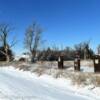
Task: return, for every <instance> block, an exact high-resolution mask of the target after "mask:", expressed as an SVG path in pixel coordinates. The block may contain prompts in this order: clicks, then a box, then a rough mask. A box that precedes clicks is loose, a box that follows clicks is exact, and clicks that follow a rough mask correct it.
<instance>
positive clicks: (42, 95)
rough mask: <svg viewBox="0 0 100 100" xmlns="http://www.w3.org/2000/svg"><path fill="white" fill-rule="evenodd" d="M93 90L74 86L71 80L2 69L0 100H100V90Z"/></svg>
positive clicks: (12, 69)
mask: <svg viewBox="0 0 100 100" xmlns="http://www.w3.org/2000/svg"><path fill="white" fill-rule="evenodd" d="M92 88H94V86H90V87H89V86H88V87H85V88H83V87H78V86H73V85H72V84H71V81H70V79H68V80H66V79H64V78H58V79H55V78H53V77H51V76H48V75H42V76H40V77H39V76H37V75H36V74H33V73H30V72H27V71H26V72H23V71H19V70H18V69H14V67H1V68H0V100H100V97H99V94H100V88H95V89H93V90H92ZM97 91H98V92H97Z"/></svg>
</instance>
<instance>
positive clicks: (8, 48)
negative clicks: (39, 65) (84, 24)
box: [0, 21, 100, 62]
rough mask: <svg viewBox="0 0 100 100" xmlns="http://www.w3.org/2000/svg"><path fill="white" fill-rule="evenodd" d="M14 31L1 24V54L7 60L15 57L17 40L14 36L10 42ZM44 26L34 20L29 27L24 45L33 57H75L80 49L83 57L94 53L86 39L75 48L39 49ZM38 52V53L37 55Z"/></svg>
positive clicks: (88, 57)
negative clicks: (10, 36)
mask: <svg viewBox="0 0 100 100" xmlns="http://www.w3.org/2000/svg"><path fill="white" fill-rule="evenodd" d="M11 32H12V28H11V27H10V25H8V24H0V54H2V55H4V56H5V59H6V61H7V62H9V61H10V60H11V59H12V58H13V54H12V47H13V46H15V44H16V43H17V41H16V40H15V39H14V38H12V40H11V41H12V42H11V43H9V35H10V34H11ZM42 32H43V30H42V28H41V27H40V25H39V24H37V22H35V21H34V22H33V23H32V24H31V25H30V26H28V27H27V29H26V31H25V34H24V36H23V38H24V47H25V48H26V49H27V50H28V51H29V52H30V54H31V57H32V58H35V57H36V56H37V57H38V59H40V58H41V59H53V58H55V59H56V58H57V57H58V56H59V55H60V54H63V55H64V57H65V58H66V59H68V58H74V56H75V52H76V51H78V52H79V53H80V56H81V58H82V59H90V58H91V56H92V55H93V54H94V52H93V50H92V49H91V48H90V41H85V42H82V43H79V44H76V45H74V48H71V47H66V48H65V49H63V50H59V48H58V47H57V46H56V47H53V48H52V49H51V48H50V47H48V48H47V49H46V50H42V51H41V50H39V49H38V48H39V46H40V44H42V37H41V36H42ZM98 52H99V53H100V45H99V46H98ZM37 54H38V55H37Z"/></svg>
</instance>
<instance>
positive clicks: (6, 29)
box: [0, 24, 16, 62]
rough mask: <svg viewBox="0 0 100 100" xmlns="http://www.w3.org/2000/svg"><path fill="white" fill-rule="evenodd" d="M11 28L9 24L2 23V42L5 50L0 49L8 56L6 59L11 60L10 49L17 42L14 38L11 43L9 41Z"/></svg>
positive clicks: (0, 42) (0, 27) (0, 32)
mask: <svg viewBox="0 0 100 100" xmlns="http://www.w3.org/2000/svg"><path fill="white" fill-rule="evenodd" d="M11 30H12V29H11V28H10V26H9V25H8V24H0V44H1V46H2V47H3V48H4V51H2V50H0V52H1V53H2V54H3V55H5V56H6V61H7V62H9V61H10V55H9V53H8V51H9V50H10V48H11V47H13V46H14V45H15V44H16V41H15V39H12V42H11V44H10V43H9V42H8V39H9V35H10V34H9V33H10V32H11Z"/></svg>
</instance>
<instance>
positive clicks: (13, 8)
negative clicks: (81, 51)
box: [0, 0, 100, 52]
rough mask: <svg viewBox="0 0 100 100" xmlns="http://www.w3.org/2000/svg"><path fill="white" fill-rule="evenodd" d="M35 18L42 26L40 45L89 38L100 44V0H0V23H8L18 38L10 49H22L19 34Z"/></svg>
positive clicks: (59, 44)
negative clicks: (42, 42)
mask: <svg viewBox="0 0 100 100" xmlns="http://www.w3.org/2000/svg"><path fill="white" fill-rule="evenodd" d="M33 20H36V21H37V22H38V23H39V24H40V25H41V27H42V28H43V30H44V32H43V39H44V40H46V43H44V47H47V46H52V45H54V44H55V45H57V46H59V47H62V46H63V47H65V46H71V47H73V45H74V44H77V43H80V42H82V41H87V40H89V39H90V40H91V44H90V45H91V47H92V48H93V49H94V50H96V47H97V45H98V44H100V0H0V23H2V22H3V23H9V24H10V25H12V26H13V27H14V30H13V33H11V35H14V34H16V37H17V39H18V40H19V42H18V44H17V45H16V46H15V47H14V48H13V49H14V52H22V51H23V49H24V47H23V35H24V33H25V29H26V28H27V26H28V25H30V24H31V23H32V21H33Z"/></svg>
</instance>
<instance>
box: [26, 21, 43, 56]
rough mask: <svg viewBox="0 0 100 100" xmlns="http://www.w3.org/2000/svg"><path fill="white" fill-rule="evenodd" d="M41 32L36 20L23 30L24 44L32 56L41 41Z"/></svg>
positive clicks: (34, 54)
mask: <svg viewBox="0 0 100 100" xmlns="http://www.w3.org/2000/svg"><path fill="white" fill-rule="evenodd" d="M41 33H42V29H41V28H40V26H39V25H38V24H37V23H36V22H33V24H32V25H30V26H29V27H28V28H27V30H26V32H25V38H24V46H25V47H26V48H27V49H28V50H29V51H30V53H31V55H32V57H36V53H37V49H38V47H39V44H40V42H41Z"/></svg>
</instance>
